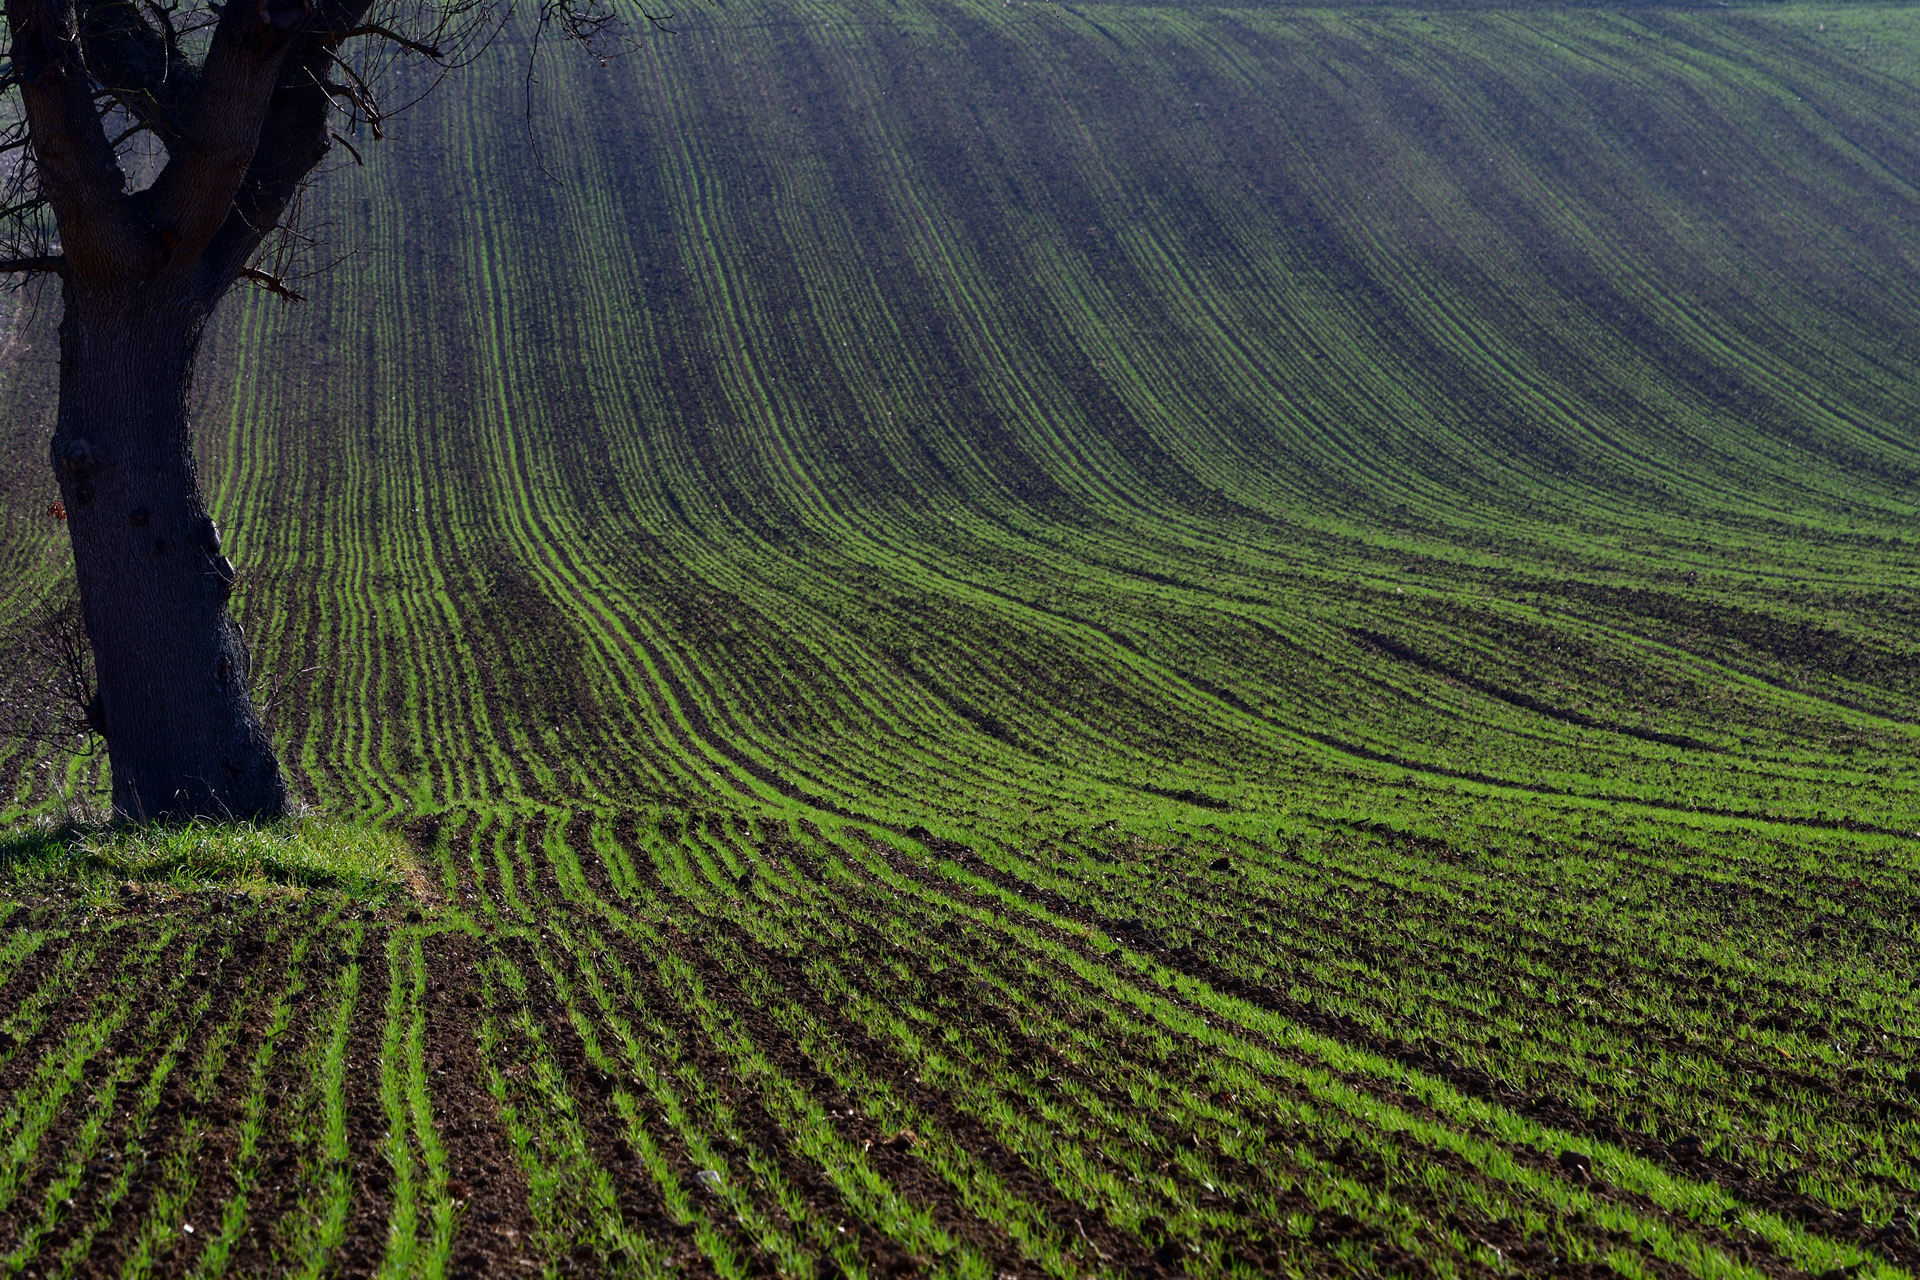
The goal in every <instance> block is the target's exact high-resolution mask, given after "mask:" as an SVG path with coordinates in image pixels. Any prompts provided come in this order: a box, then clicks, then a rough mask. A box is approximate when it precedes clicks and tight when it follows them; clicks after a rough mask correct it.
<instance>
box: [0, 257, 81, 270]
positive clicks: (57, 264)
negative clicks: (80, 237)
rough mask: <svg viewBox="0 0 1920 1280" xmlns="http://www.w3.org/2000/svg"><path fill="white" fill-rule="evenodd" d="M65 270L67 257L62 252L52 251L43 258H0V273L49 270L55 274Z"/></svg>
mask: <svg viewBox="0 0 1920 1280" xmlns="http://www.w3.org/2000/svg"><path fill="white" fill-rule="evenodd" d="M66 270H67V259H66V256H65V255H64V254H58V253H53V254H48V255H47V256H46V257H43V258H0V275H8V274H11V273H13V272H16V271H50V272H52V273H53V274H55V275H63V274H65V273H66Z"/></svg>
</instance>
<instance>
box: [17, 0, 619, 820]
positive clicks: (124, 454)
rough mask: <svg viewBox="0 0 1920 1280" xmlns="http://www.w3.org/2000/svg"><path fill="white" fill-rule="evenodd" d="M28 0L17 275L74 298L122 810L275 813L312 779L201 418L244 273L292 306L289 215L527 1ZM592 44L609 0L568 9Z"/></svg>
mask: <svg viewBox="0 0 1920 1280" xmlns="http://www.w3.org/2000/svg"><path fill="white" fill-rule="evenodd" d="M376 2H377V0H226V2H225V3H224V4H222V3H217V2H216V0H170V2H168V3H162V0H5V14H6V23H7V30H8V38H9V41H10V54H11V62H10V65H8V66H6V67H5V68H4V70H3V71H0V94H4V95H5V97H4V98H0V101H6V102H7V103H8V104H9V106H11V107H12V108H13V110H12V111H11V113H10V114H9V115H8V116H7V117H6V118H7V119H9V120H11V122H12V127H11V132H10V134H8V135H7V136H5V137H0V160H5V161H7V162H9V163H10V164H11V168H10V169H9V170H8V171H7V172H8V173H9V174H10V180H9V190H8V191H7V198H6V200H5V202H4V204H3V205H0V219H5V220H7V223H6V225H7V226H8V227H9V228H10V230H11V233H12V245H13V247H12V256H10V257H7V258H6V259H4V260H0V271H4V272H8V273H14V275H15V278H21V277H24V276H30V275H33V274H36V273H51V274H54V275H57V276H58V278H59V288H60V298H61V305H62V310H61V318H60V375H59V408H58V414H57V418H56V424H55V427H54V432H53V437H52V442H51V446H50V460H51V462H52V466H53V470H54V474H55V477H56V478H57V481H58V483H59V487H60V495H61V500H62V502H63V503H64V506H65V509H66V513H67V521H66V523H67V528H68V530H69V536H70V538H71V539H72V543H73V553H74V570H75V576H76V578H77V581H78V585H79V594H80V602H81V611H82V615H83V618H84V621H85V625H86V634H87V637H88V639H89V641H90V643H91V645H92V648H93V654H94V668H95V673H96V682H97V683H96V687H95V692H94V695H93V698H94V701H93V705H92V706H91V708H90V709H89V712H88V716H87V719H88V720H89V722H90V723H92V724H93V725H94V727H95V728H96V729H98V730H99V732H100V733H101V734H102V736H103V737H104V738H105V739H106V744H107V752H108V758H109V760H110V762H111V765H112V776H113V806H114V810H115V812H116V813H117V814H119V815H121V816H124V817H128V818H135V819H146V818H184V817H220V818H257V817H272V816H277V815H279V814H282V813H284V812H285V811H286V810H287V808H288V804H289V798H288V790H287V784H286V780H285V778H284V776H283V775H282V773H281V770H280V766H279V762H278V760H277V759H276V758H275V755H274V751H273V747H272V745H271V744H270V743H269V741H268V740H267V735H266V733H265V732H264V730H263V729H262V727H261V723H260V717H259V715H258V714H257V713H256V711H255V709H254V706H253V704H252V702H251V700H250V698H249V696H248V686H249V683H250V681H249V669H248V668H249V651H248V646H247V642H246V638H245V636H244V635H243V634H242V632H241V628H240V626H239V624H238V623H236V622H235V621H234V620H233V618H232V617H231V616H230V615H229V613H228V610H227V601H228V598H229V596H230V595H231V594H232V591H233V585H234V573H235V571H234V566H233V563H232V561H230V560H229V559H228V558H227V557H226V555H225V554H224V553H223V551H222V547H221V540H220V530H219V529H218V528H217V527H216V526H215V524H214V522H213V520H212V518H211V517H210V515H209V514H208V511H207V506H206V502H205V500H204V498H203V496H202V493H201V488H200V482H199V475H198V472H197V468H196V464H195V459H194V453H193V438H192V424H191V423H190V421H189V419H188V401H189V394H188V393H189V387H190V380H191V377H192V373H193V367H194V362H195V358H196V356H197V353H198V351H199V346H200V339H201V335H202V333H203V332H204V330H205V328H206V325H207V322H208V319H209V318H210V317H211V316H212V315H213V313H214V310H215V308H216V307H217V306H218V305H219V303H220V301H221V299H222V298H223V297H225V296H226V294H227V293H228V291H229V290H230V289H231V288H232V287H233V286H234V284H235V283H236V282H239V281H250V282H252V283H255V284H258V285H261V286H263V287H266V288H269V289H272V290H274V291H275V292H278V293H281V294H283V295H286V296H288V297H292V296H294V295H293V294H292V291H291V290H290V289H289V288H288V287H287V285H286V282H285V278H284V277H285V273H284V270H283V271H280V272H277V273H276V272H274V271H270V270H268V269H266V268H265V267H263V266H262V265H261V263H262V262H264V261H268V260H270V259H278V260H284V259H283V257H282V255H283V254H284V251H285V250H286V248H287V246H288V244H289V243H291V242H290V240H289V236H290V234H291V226H290V222H289V211H290V210H291V209H292V208H293V207H294V205H295V203H296V200H297V197H298V195H299V193H300V192H301V191H302V189H303V188H304V186H305V184H306V183H308V182H309V181H310V180H311V179H312V177H313V175H314V174H315V172H316V170H317V169H318V167H319V166H320V165H321V163H322V162H323V161H324V160H325V159H326V158H327V156H328V155H329V153H330V151H331V148H332V146H333V144H334V143H336V142H338V143H340V144H342V145H343V146H344V147H345V149H346V150H347V151H349V152H350V153H352V154H353V156H354V158H355V159H356V160H357V159H358V158H359V155H358V152H357V151H355V150H354V149H353V147H352V144H351V142H349V141H348V139H347V137H346V136H344V135H343V134H342V133H341V132H340V131H339V130H337V129H336V128H335V127H334V126H335V125H336V124H337V125H341V126H342V127H343V128H345V129H346V131H347V133H348V134H352V133H354V132H355V131H357V130H358V129H359V128H361V127H363V126H370V127H371V129H372V130H373V132H374V136H376V137H377V136H378V130H379V124H380V120H381V114H380V110H379V107H378V105H377V101H376V98H375V94H374V90H373V87H372V86H373V83H374V79H375V72H377V71H378V70H380V69H382V68H384V67H386V66H388V65H390V64H391V63H392V62H393V60H394V58H395V57H396V56H405V55H420V56H422V57H425V58H427V59H429V60H431V61H433V62H434V63H436V64H438V65H440V66H442V67H444V66H447V65H450V64H452V63H457V62H458V61H459V58H458V57H457V56H452V57H450V55H449V54H448V53H447V52H446V49H447V48H452V49H454V50H456V51H464V50H469V49H477V48H480V47H483V46H484V40H481V39H479V37H481V36H484V35H485V34H486V33H487V32H488V31H490V30H493V29H497V23H498V22H501V21H504V20H506V18H507V17H509V16H510V12H511V11H510V9H509V10H505V11H499V12H496V11H495V10H493V9H491V8H490V7H489V6H488V4H487V0H452V3H451V5H450V6H449V5H436V4H434V3H433V0H400V2H401V3H402V4H403V5H404V4H411V6H412V7H408V8H403V9H400V10H398V11H396V12H393V13H390V14H389V13H385V12H376V11H375V8H374V6H375V4H376ZM540 18H541V26H542V27H543V28H544V27H545V26H546V25H547V24H549V23H553V22H556V21H557V22H558V24H559V26H560V28H561V29H562V30H563V31H564V32H565V33H566V34H567V35H569V36H572V37H575V38H577V39H579V40H581V41H583V42H591V41H593V40H594V39H595V38H596V37H598V36H600V35H601V34H602V33H604V32H606V31H608V30H610V29H612V28H613V26H614V24H615V20H616V15H614V14H613V13H612V12H611V11H610V10H607V9H603V8H600V7H599V0H587V3H586V4H585V5H583V6H579V7H574V6H572V5H570V4H568V3H567V0H549V2H548V4H547V5H546V6H545V7H543V8H542V10H541V13H540Z"/></svg>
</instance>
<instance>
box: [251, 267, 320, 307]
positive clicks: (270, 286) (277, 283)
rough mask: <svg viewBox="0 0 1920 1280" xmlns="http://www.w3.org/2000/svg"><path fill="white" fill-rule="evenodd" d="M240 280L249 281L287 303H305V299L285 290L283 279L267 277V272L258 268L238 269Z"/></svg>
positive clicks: (284, 280) (274, 276)
mask: <svg viewBox="0 0 1920 1280" xmlns="http://www.w3.org/2000/svg"><path fill="white" fill-rule="evenodd" d="M240 278H241V279H242V280H251V281H252V282H253V283H254V284H257V285H259V286H260V287H261V288H262V289H265V290H266V291H267V292H268V293H275V294H279V295H280V296H281V297H283V298H285V299H286V300H287V301H288V302H305V301H306V298H305V297H303V296H301V295H300V294H297V293H295V292H294V291H293V290H291V289H289V288H287V282H286V279H285V278H284V277H281V276H276V275H269V274H268V273H267V272H265V271H262V270H261V269H260V268H258V267H242V268H240Z"/></svg>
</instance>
